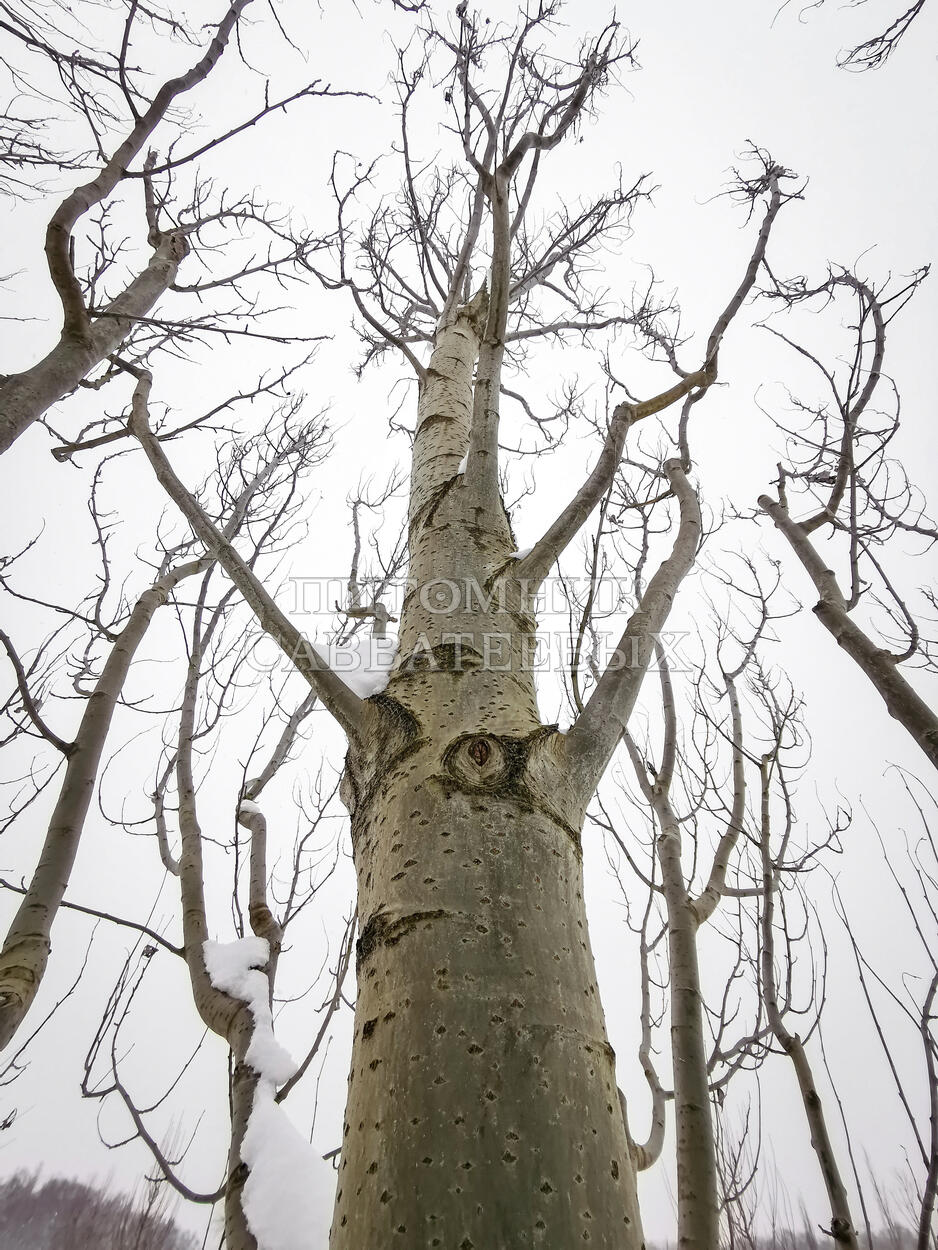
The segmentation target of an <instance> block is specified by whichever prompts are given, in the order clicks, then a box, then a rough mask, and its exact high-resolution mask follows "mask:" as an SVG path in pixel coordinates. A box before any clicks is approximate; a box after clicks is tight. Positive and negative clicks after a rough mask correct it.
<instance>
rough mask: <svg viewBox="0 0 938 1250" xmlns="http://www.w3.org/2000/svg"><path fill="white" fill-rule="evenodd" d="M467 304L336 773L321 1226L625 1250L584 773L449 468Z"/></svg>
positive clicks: (503, 529) (503, 550) (398, 1238)
mask: <svg viewBox="0 0 938 1250" xmlns="http://www.w3.org/2000/svg"><path fill="white" fill-rule="evenodd" d="M478 313H479V310H478V309H474V308H473V307H472V306H468V307H467V308H466V309H463V310H462V311H461V313H460V314H459V315H458V316H457V318H456V320H455V323H454V324H452V325H450V326H448V327H444V328H442V329H441V331H440V332H439V334H438V337H437V346H436V349H435V351H434V353H433V356H432V358H431V360H430V364H429V366H428V369H427V372H426V380H425V382H424V385H423V388H422V394H421V399H420V405H419V413H418V430H417V435H416V439H415V445H414V462H413V464H414V467H413V480H412V486H411V509H410V533H409V550H410V577H411V581H410V586H409V590H408V594H407V596H406V598H405V602H404V607H403V612H402V619H401V628H400V652H399V658H398V666H399V667H398V668H397V670H396V671H395V673H394V675H393V676H392V679H391V681H390V683H389V686H388V688H387V691H386V693H385V694H383V695H378V696H376V697H374V698H372V699H370V700H369V701H368V704H367V712H366V715H367V717H368V721H369V723H368V724H367V725H366V726H365V731H364V732H363V733H361V734H360V735H358V738H357V741H356V742H354V743H353V744H352V746H351V747H350V751H349V756H348V760H347V770H346V776H345V779H344V783H343V797H344V799H345V802H346V805H347V807H348V808H349V811H350V813H351V817H352V839H353V848H354V854H355V864H356V871H357V875H358V914H359V917H360V937H359V941H358V947H357V970H358V1000H357V1004H356V1009H355V1035H354V1042H353V1051H352V1069H351V1075H350V1078H349V1096H348V1105H347V1110H346V1123H345V1129H344V1136H343V1144H342V1160H341V1165H340V1171H339V1190H338V1195H337V1200H336V1209H335V1217H334V1223H333V1228H332V1237H331V1242H330V1245H331V1247H332V1250H364V1248H365V1247H369V1248H370V1247H379V1246H381V1247H391V1246H396V1245H400V1246H402V1247H405V1246H406V1247H407V1248H408V1250H416V1248H417V1247H425V1246H426V1247H434V1246H440V1247H446V1248H447V1250H449V1248H451V1247H452V1248H453V1250H457V1248H458V1250H472V1248H473V1247H476V1248H477V1250H496V1247H506V1248H507V1247H509V1246H511V1247H515V1246H524V1245H532V1246H534V1245H543V1246H549V1247H558V1248H560V1247H564V1248H566V1247H572V1246H574V1245H580V1244H583V1243H589V1244H591V1245H594V1246H597V1247H599V1246H604V1247H610V1248H611V1247H616V1250H632V1248H633V1247H634V1248H636V1250H637V1248H638V1247H639V1246H641V1244H642V1233H641V1227H640V1220H639V1214H638V1206H637V1201H636V1193H635V1179H634V1170H633V1165H632V1161H631V1158H630V1153H629V1146H628V1143H627V1139H626V1133H625V1126H624V1123H623V1119H622V1116H621V1114H620V1110H619V1101H618V1096H617V1088H616V1076H615V1057H614V1054H613V1051H612V1049H611V1047H610V1046H609V1043H608V1041H607V1039H606V1031H605V1025H604V1021H603V1014H602V1008H601V1005H600V1002H599V995H598V991H597V987H596V974H595V970H594V967H593V958H592V953H591V951H590V946H589V938H588V934H587V925H586V914H585V909H584V902H583V884H582V881H583V878H582V852H581V844H580V830H581V826H582V820H583V814H584V809H585V805H586V802H587V801H588V798H589V794H587V793H584V789H585V787H584V786H583V785H581V784H577V782H578V778H577V770H576V767H575V765H573V764H572V763H571V761H570V759H568V756H567V751H566V739H565V737H564V735H562V734H559V733H558V732H557V731H556V727H555V726H545V725H542V724H541V722H540V719H539V717H538V714H537V708H536V702H535V696H534V684H533V674H532V672H531V663H530V660H531V658H532V656H533V641H534V621H533V619H532V618H531V616H530V615H529V614H528V611H527V605H526V604H525V603H524V602H523V597H522V596H521V594H520V591H519V588H518V586H517V583H515V582H513V581H511V580H510V579H507V578H504V573H505V570H506V569H510V568H511V566H512V565H513V561H511V559H510V556H511V553H512V551H513V548H514V539H513V536H512V534H511V529H510V525H509V523H508V519H507V516H506V514H505V511H504V508H503V507H502V506H501V501H500V500H496V501H495V504H494V505H493V504H492V501H491V496H490V495H489V494H488V491H489V489H490V487H489V485H488V483H487V482H485V481H483V482H482V487H481V489H478V490H477V489H476V487H475V485H474V483H473V479H472V474H471V471H470V474H469V475H468V476H465V475H463V474H461V473H460V472H459V471H458V466H459V461H460V459H461V457H462V456H463V455H464V454H465V452H466V450H467V448H468V446H469V423H470V416H471V411H472V403H471V384H472V366H473V362H474V360H475V358H476V354H477V352H478V333H479V330H478V327H477V319H478ZM500 579H501V580H500ZM526 661H527V662H526Z"/></svg>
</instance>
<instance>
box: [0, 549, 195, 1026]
mask: <svg viewBox="0 0 938 1250" xmlns="http://www.w3.org/2000/svg"><path fill="white" fill-rule="evenodd" d="M204 568H205V562H204V561H198V560H195V561H191V562H189V563H188V564H185V565H181V566H179V567H178V568H177V569H174V570H172V571H171V572H169V573H167V574H165V576H163V577H162V578H160V579H159V581H157V582H155V583H154V585H152V586H151V587H150V588H149V589H148V590H146V591H144V593H143V594H142V595H141V596H140V598H139V599H138V601H137V603H136V605H135V607H134V609H133V611H132V612H131V614H130V618H129V620H128V621H127V624H126V625H125V626H124V628H123V630H121V633H120V634H119V635H118V637H117V640H116V641H115V643H114V646H113V647H112V649H111V652H110V654H109V656H108V658H107V661H106V662H105V665H104V668H103V670H102V672H101V676H100V677H99V678H98V681H97V683H96V685H95V688H94V691H93V692H92V694H91V695H90V697H89V699H88V702H87V704H86V705H85V711H84V713H83V715H82V718H81V723H80V725H79V727H78V733H77V735H76V737H75V742H74V745H73V747H72V749H71V751H70V753H69V756H68V764H67V766H66V769H65V779H64V781H63V782H62V789H61V790H60V792H59V797H58V800H57V802H56V805H55V808H54V810H53V812H52V818H51V820H50V821H49V827H48V830H47V831H46V837H45V841H44V843H43V846H42V851H41V853H40V856H39V862H38V863H37V865H36V868H35V870H34V872H33V875H32V879H31V880H30V883H29V887H28V889H27V891H26V894H25V895H24V896H23V901H22V902H21V903H20V905H19V908H18V909H17V912H16V915H15V916H14V917H13V920H12V922H11V924H10V928H9V931H8V932H7V935H6V938H5V939H4V942H3V947H2V949H0V1050H3V1048H4V1047H5V1046H6V1045H7V1044H8V1043H9V1042H10V1040H11V1039H12V1037H13V1035H14V1034H15V1032H16V1030H17V1029H18V1028H19V1026H20V1024H21V1023H22V1021H23V1018H24V1016H25V1015H26V1013H27V1011H28V1010H29V1008H30V1007H31V1006H32V1003H33V999H34V998H35V997H36V994H37V993H38V992H39V986H40V985H41V984H42V978H43V975H44V974H45V970H46V964H47V963H48V960H49V953H50V951H51V949H52V944H51V941H50V932H51V929H52V923H53V921H54V920H55V917H56V915H57V913H58V910H59V907H60V906H61V903H62V899H63V898H64V897H65V891H66V889H67V888H68V882H69V877H70V876H71V872H72V865H73V864H74V862H75V856H76V855H77V854H78V846H79V843H80V840H81V834H82V830H83V828H84V825H85V817H86V815H87V814H88V807H89V805H90V803H91V799H92V797H93V795H94V787H95V782H96V780H97V776H98V765H99V763H100V762H101V753H102V752H103V750H104V744H105V741H106V740H107V735H108V730H109V729H110V727H111V718H112V716H113V714H114V708H115V707H116V706H117V701H118V699H119V698H120V696H121V693H122V691H123V689H124V681H125V680H126V677H127V673H128V671H129V669H130V665H131V662H132V661H133V658H134V656H135V655H136V653H137V649H138V647H139V646H140V643H141V642H142V640H143V638H144V636H145V635H146V632H147V629H148V628H149V625H150V621H151V620H152V619H153V614H154V612H156V610H157V608H159V607H160V606H161V605H162V604H164V603H165V602H166V599H167V598H168V596H169V594H170V592H171V591H172V589H173V588H174V587H175V586H176V585H177V583H178V582H180V581H181V580H182V579H183V578H185V577H190V576H192V575H193V574H194V573H197V572H199V571H200V570H202V569H204Z"/></svg>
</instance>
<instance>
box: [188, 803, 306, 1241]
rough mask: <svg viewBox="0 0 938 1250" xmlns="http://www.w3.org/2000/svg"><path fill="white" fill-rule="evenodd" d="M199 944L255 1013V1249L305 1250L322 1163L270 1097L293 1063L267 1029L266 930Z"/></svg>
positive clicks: (251, 1201) (249, 1212) (251, 1129)
mask: <svg viewBox="0 0 938 1250" xmlns="http://www.w3.org/2000/svg"><path fill="white" fill-rule="evenodd" d="M245 806H247V805H246V804H244V803H242V804H241V807H240V810H241V811H243V810H244V809H245ZM251 806H253V805H251ZM203 950H204V953H205V967H206V970H207V972H208V975H209V979H210V980H211V982H212V985H214V986H215V988H216V989H218V990H223V991H224V992H225V993H226V994H231V995H232V997H234V998H239V999H240V1000H241V1001H242V1002H244V1003H247V1005H248V1008H249V1009H250V1012H251V1015H252V1016H253V1017H254V1030H253V1034H252V1037H251V1044H250V1046H249V1047H248V1052H247V1055H246V1056H245V1059H246V1061H247V1063H248V1064H249V1065H250V1066H251V1067H252V1068H253V1069H254V1071H255V1072H256V1073H257V1075H258V1082H257V1089H256V1090H255V1092H254V1105H253V1107H252V1109H251V1116H250V1119H249V1120H248V1126H247V1131H246V1132H245V1135H244V1141H243V1143H242V1146H241V1157H242V1159H243V1161H244V1162H245V1163H246V1164H247V1166H248V1168H249V1169H250V1175H249V1176H248V1179H247V1181H246V1183H245V1186H244V1191H243V1194H242V1199H241V1200H242V1203H243V1206H244V1214H245V1217H246V1219H247V1223H248V1227H249V1228H250V1230H251V1232H252V1233H253V1234H254V1236H255V1238H256V1239H257V1245H258V1250H309V1246H310V1232H311V1230H312V1229H314V1228H316V1227H317V1225H318V1224H319V1222H320V1209H319V1206H320V1204H319V1202H318V1201H317V1191H319V1190H321V1189H322V1188H323V1186H322V1184H321V1183H320V1180H319V1175H318V1174H319V1173H321V1172H322V1170H323V1163H322V1160H321V1159H320V1158H319V1157H318V1155H317V1154H316V1153H315V1151H314V1150H313V1148H312V1146H311V1145H310V1143H309V1142H308V1141H307V1140H306V1139H305V1138H304V1137H303V1136H301V1134H300V1133H299V1132H298V1131H297V1129H296V1128H295V1127H294V1125H293V1124H292V1122H291V1121H290V1119H289V1118H288V1117H287V1114H286V1112H285V1111H284V1110H283V1108H282V1107H280V1106H278V1105H277V1103H276V1102H275V1101H274V1095H275V1094H276V1091H277V1086H278V1085H282V1084H283V1083H284V1081H288V1080H289V1079H290V1077H291V1076H292V1075H293V1074H294V1072H295V1071H296V1066H297V1065H296V1063H295V1062H294V1060H293V1058H292V1057H291V1056H290V1055H289V1054H288V1053H287V1051H286V1050H284V1048H283V1047H282V1046H281V1045H280V1043H279V1042H278V1041H277V1039H276V1038H275V1037H274V1026H273V1017H272V1015H271V1011H270V1002H269V1000H268V982H267V977H266V975H265V974H264V973H263V972H261V971H260V969H261V967H263V965H264V964H266V963H267V961H268V959H269V958H270V947H269V945H268V943H267V940H266V938H259V937H244V938H241V939H240V940H239V941H237V942H206V943H205V945H204V947H203Z"/></svg>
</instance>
